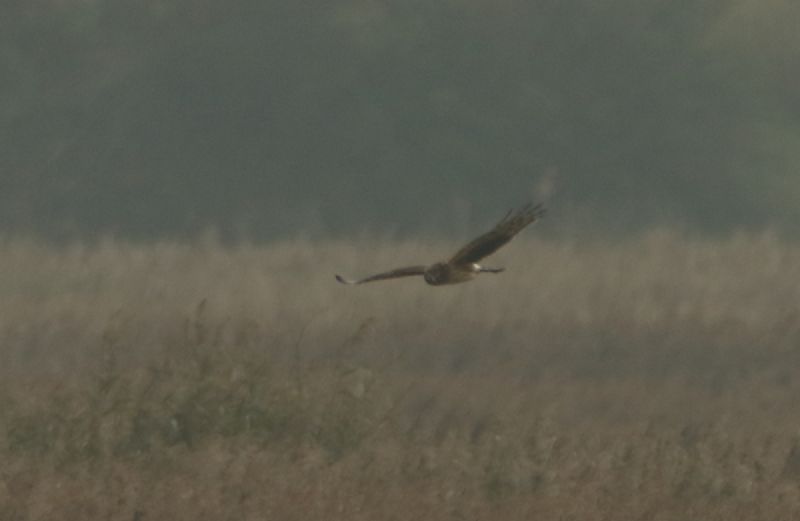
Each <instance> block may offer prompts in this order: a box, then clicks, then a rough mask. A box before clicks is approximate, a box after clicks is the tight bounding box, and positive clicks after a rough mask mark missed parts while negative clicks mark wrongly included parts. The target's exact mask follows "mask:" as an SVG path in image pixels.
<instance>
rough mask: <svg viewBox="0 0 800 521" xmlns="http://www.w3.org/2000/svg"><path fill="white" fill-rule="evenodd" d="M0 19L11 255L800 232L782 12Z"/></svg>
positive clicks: (197, 11)
mask: <svg viewBox="0 0 800 521" xmlns="http://www.w3.org/2000/svg"><path fill="white" fill-rule="evenodd" d="M0 9H1V10H2V13H1V14H2V15H1V16H0V78H2V79H0V226H1V227H2V229H0V232H3V233H15V234H16V233H27V232H36V233H37V234H43V235H46V236H50V237H55V238H72V237H85V236H91V235H97V234H99V233H101V234H105V233H115V234H117V235H118V236H121V237H130V238H149V237H165V236H166V237H169V236H180V235H183V234H185V233H190V234H191V233H196V232H198V231H201V230H204V229H207V228H208V227H215V228H217V229H219V230H220V231H221V232H222V233H223V234H225V235H230V236H234V237H236V236H242V235H244V236H248V237H253V238H256V239H270V238H275V237H285V236H292V235H295V234H297V233H298V232H304V233H305V232H308V233H312V234H333V235H336V236H351V235H352V234H353V233H355V231H356V230H358V231H361V230H364V229H367V230H383V231H385V230H389V231H390V232H393V233H399V234H401V235H402V234H406V233H413V234H419V233H420V231H421V230H431V233H432V234H435V233H436V232H437V231H438V230H442V231H462V228H465V227H466V226H469V227H470V229H471V228H472V227H474V226H476V225H481V224H482V225H484V226H485V225H486V222H487V220H488V221H492V220H494V219H496V218H498V217H499V216H501V215H502V213H503V211H504V210H505V209H506V208H507V207H508V206H510V205H516V204H520V203H522V202H523V201H525V200H526V199H529V198H535V199H540V198H543V197H544V196H545V195H548V196H549V198H548V201H549V205H550V207H551V209H552V211H553V212H556V214H557V215H558V216H559V218H558V219H557V220H555V219H554V220H552V221H553V222H558V223H567V222H570V223H572V225H573V228H574V229H578V227H580V228H581V229H588V230H589V231H596V230H598V229H603V230H611V231H614V232H628V231H635V230H637V229H641V228H642V227H646V226H648V225H651V224H655V223H663V222H669V223H677V224H676V225H677V226H679V227H683V228H684V229H689V230H698V231H700V232H702V233H705V232H710V233H713V234H716V233H720V232H723V233H725V232H728V231H730V230H733V229H738V228H741V227H745V228H750V229H761V228H763V227H765V226H775V227H777V228H779V229H783V230H789V231H791V230H796V229H797V227H798V224H800V212H798V209H797V208H798V204H797V201H798V198H800V177H798V175H797V172H798V167H799V166H800V88H798V86H800V59H798V56H800V32H798V31H797V27H798V21H799V20H800V4H798V3H797V2H795V1H793V0H708V1H704V2H695V1H683V0H678V1H676V0H606V1H604V2H597V1H595V0H557V1H556V0H539V1H529V0H505V1H497V0H492V1H488V0H487V1H483V0H463V1H458V0H453V1H442V2H428V1H408V0H402V1H394V0H374V1H368V0H349V1H336V2H331V1H327V0H326V1H322V0H305V1H302V2H285V1H270V0H267V1H264V0H230V1H226V2H218V1H208V0H192V1H184V0H144V1H138V2H129V1H117V0H59V1H56V0H41V1H29V0H25V1H14V0H11V1H6V2H4V3H3V7H2V8H0Z"/></svg>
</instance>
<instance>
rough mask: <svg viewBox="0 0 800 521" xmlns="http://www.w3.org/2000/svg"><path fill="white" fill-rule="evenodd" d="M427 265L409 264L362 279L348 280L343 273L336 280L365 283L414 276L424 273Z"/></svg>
mask: <svg viewBox="0 0 800 521" xmlns="http://www.w3.org/2000/svg"><path fill="white" fill-rule="evenodd" d="M424 274H425V266H409V267H407V268H397V269H396V270H392V271H387V272H384V273H378V274H377V275H372V276H370V277H367V278H365V279H361V280H348V279H346V278H344V277H342V276H341V275H336V280H338V281H339V282H341V283H342V284H364V283H365V282H372V281H375V280H385V279H397V278H400V277H412V276H414V275H424Z"/></svg>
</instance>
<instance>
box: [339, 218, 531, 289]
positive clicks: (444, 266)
mask: <svg viewBox="0 0 800 521" xmlns="http://www.w3.org/2000/svg"><path fill="white" fill-rule="evenodd" d="M544 212H545V209H544V207H543V206H542V205H541V204H537V205H536V206H534V205H532V204H527V205H525V206H523V207H522V208H520V209H519V210H517V211H513V210H512V211H509V212H508V213H507V214H506V216H505V217H503V219H501V220H500V222H499V223H497V225H496V226H495V227H494V228H492V229H491V230H490V231H488V232H486V233H484V234H483V235H481V236H480V237H478V238H476V239H474V240H472V241H471V242H470V243H468V244H467V245H466V246H464V247H463V248H461V249H460V250H458V251H457V252H456V254H455V255H453V256H452V257H451V258H450V260H447V261H444V262H436V263H434V264H431V265H429V266H423V265H420V266H408V267H405V268H397V269H394V270H391V271H386V272H383V273H378V274H377V275H372V276H369V277H366V278H364V279H360V280H349V279H345V278H344V277H342V276H341V275H336V280H338V281H339V282H341V283H342V284H364V283H365V282H373V281H376V280H386V279H397V278H400V277H413V276H417V275H422V277H423V278H424V279H425V282H427V283H428V284H430V285H431V286H443V285H445V284H457V283H459V282H467V281H468V280H472V279H474V278H475V277H477V276H478V274H479V273H500V272H502V271H505V268H487V267H484V266H481V265H480V264H478V261H479V260H481V259H483V258H484V257H488V256H489V255H491V254H492V253H494V252H496V251H497V250H499V249H500V248H501V247H502V246H503V245H505V244H506V243H508V242H509V241H510V240H511V239H513V238H514V236H515V235H516V234H518V233H519V232H520V231H522V229H523V228H525V227H526V226H528V225H529V224H531V223H533V222H535V221H536V220H537V219H539V218H540V217H542V215H544Z"/></svg>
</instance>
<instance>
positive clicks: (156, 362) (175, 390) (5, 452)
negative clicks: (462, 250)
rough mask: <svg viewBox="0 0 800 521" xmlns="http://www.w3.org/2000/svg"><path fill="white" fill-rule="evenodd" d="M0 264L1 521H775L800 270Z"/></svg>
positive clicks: (705, 258)
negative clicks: (339, 277)
mask: <svg viewBox="0 0 800 521" xmlns="http://www.w3.org/2000/svg"><path fill="white" fill-rule="evenodd" d="M524 239H525V238H523V239H520V240H518V241H516V242H515V243H514V244H513V245H512V246H510V247H509V248H507V249H505V250H503V251H502V252H500V254H498V255H497V258H496V259H494V260H495V261H496V264H499V265H506V266H507V267H508V268H509V271H508V272H507V273H505V274H503V275H501V276H488V275H487V276H484V277H482V278H480V279H478V280H477V281H475V282H473V283H470V284H466V285H462V286H455V287H449V288H430V287H427V286H425V284H424V283H423V282H422V281H421V280H405V281H391V282H385V283H377V284H375V285H367V286H360V287H343V286H340V285H337V284H336V283H335V282H334V280H333V276H332V275H333V272H334V271H338V270H341V271H342V272H344V273H345V274H348V275H351V274H352V275H362V274H367V273H370V272H372V271H374V270H376V269H383V268H386V267H389V266H393V265H394V264H396V263H398V262H399V263H401V264H402V263H404V262H406V261H411V263H416V262H417V261H418V260H420V259H423V260H425V259H430V260H435V259H436V258H437V257H439V256H440V254H441V253H446V252H448V251H449V249H450V248H449V247H448V246H441V245H436V246H434V245H431V244H416V243H407V242H406V243H397V242H388V241H385V242H383V243H381V244H379V245H378V246H377V247H375V246H370V245H369V243H367V242H364V243H362V244H355V245H354V244H345V243H336V242H328V243H324V244H312V243H310V242H307V241H303V240H297V241H292V242H286V243H282V244H274V245H270V246H265V247H260V246H251V245H240V246H236V247H230V248H229V247H223V246H221V245H219V244H216V243H215V242H214V241H213V240H209V241H204V242H203V241H201V242H198V243H196V244H175V243H160V244H152V245H147V246H142V245H130V244H122V243H116V242H114V241H108V242H104V243H100V244H97V245H95V246H91V247H88V246H80V245H71V246H67V247H53V246H46V245H41V244H38V243H35V242H30V241H23V240H7V241H5V242H4V243H2V244H0V268H1V269H0V295H1V296H2V300H0V306H1V307H0V310H1V311H2V313H0V339H2V351H1V352H0V363H2V365H1V366H0V426H1V427H2V428H1V429H0V451H1V454H2V455H1V457H2V461H3V465H2V468H0V519H4V520H5V519H8V520H20V521H22V520H49V519H104V520H105V519H108V520H124V521H131V520H138V521H149V520H184V519H185V520H228V519H230V520H262V519H270V520H271V519H275V520H291V519H297V520H309V519H325V520H337V519H341V520H385V519H397V520H401V519H402V520H405V519H431V520H439V519H454V520H460V519H469V520H481V519H487V520H488V519H504V520H516V519H575V520H590V521H591V520H597V519H607V520H633V519H637V520H639V519H642V520H645V519H646V520H671V519H675V520H685V519H704V520H738V519H742V520H743V519H748V520H752V519H764V520H776V519H789V518H791V517H792V516H793V515H795V514H796V513H797V512H798V511H799V510H800V488H798V487H799V486H800V408H799V407H797V402H796V401H795V400H796V399H797V397H798V396H800V380H799V379H798V378H797V375H798V367H800V314H799V312H800V309H799V308H798V303H800V248H798V247H796V246H794V245H791V244H787V243H784V242H782V241H781V240H779V239H776V238H775V237H772V236H770V235H763V236H740V237H734V238H731V239H727V240H722V241H708V242H706V241H703V242H701V241H693V240H687V239H685V238H682V237H680V236H677V235H674V234H670V233H652V234H650V235H648V236H646V237H643V238H640V239H637V240H631V241H628V242H620V243H617V244H615V245H613V246H612V247H608V246H607V245H605V244H600V243H599V242H598V243H595V244H582V243H581V244H578V243H570V242H568V241H566V242H565V241H559V242H552V241H541V240H529V241H527V242H526V241H525V240H524Z"/></svg>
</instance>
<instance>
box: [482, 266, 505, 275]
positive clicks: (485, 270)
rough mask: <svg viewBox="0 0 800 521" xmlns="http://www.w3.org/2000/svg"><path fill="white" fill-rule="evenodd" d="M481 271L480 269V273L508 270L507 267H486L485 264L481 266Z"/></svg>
mask: <svg viewBox="0 0 800 521" xmlns="http://www.w3.org/2000/svg"><path fill="white" fill-rule="evenodd" d="M479 271H480V273H503V272H504V271H506V269H505V268H484V267H483V266H481V269H480V270H479Z"/></svg>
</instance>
